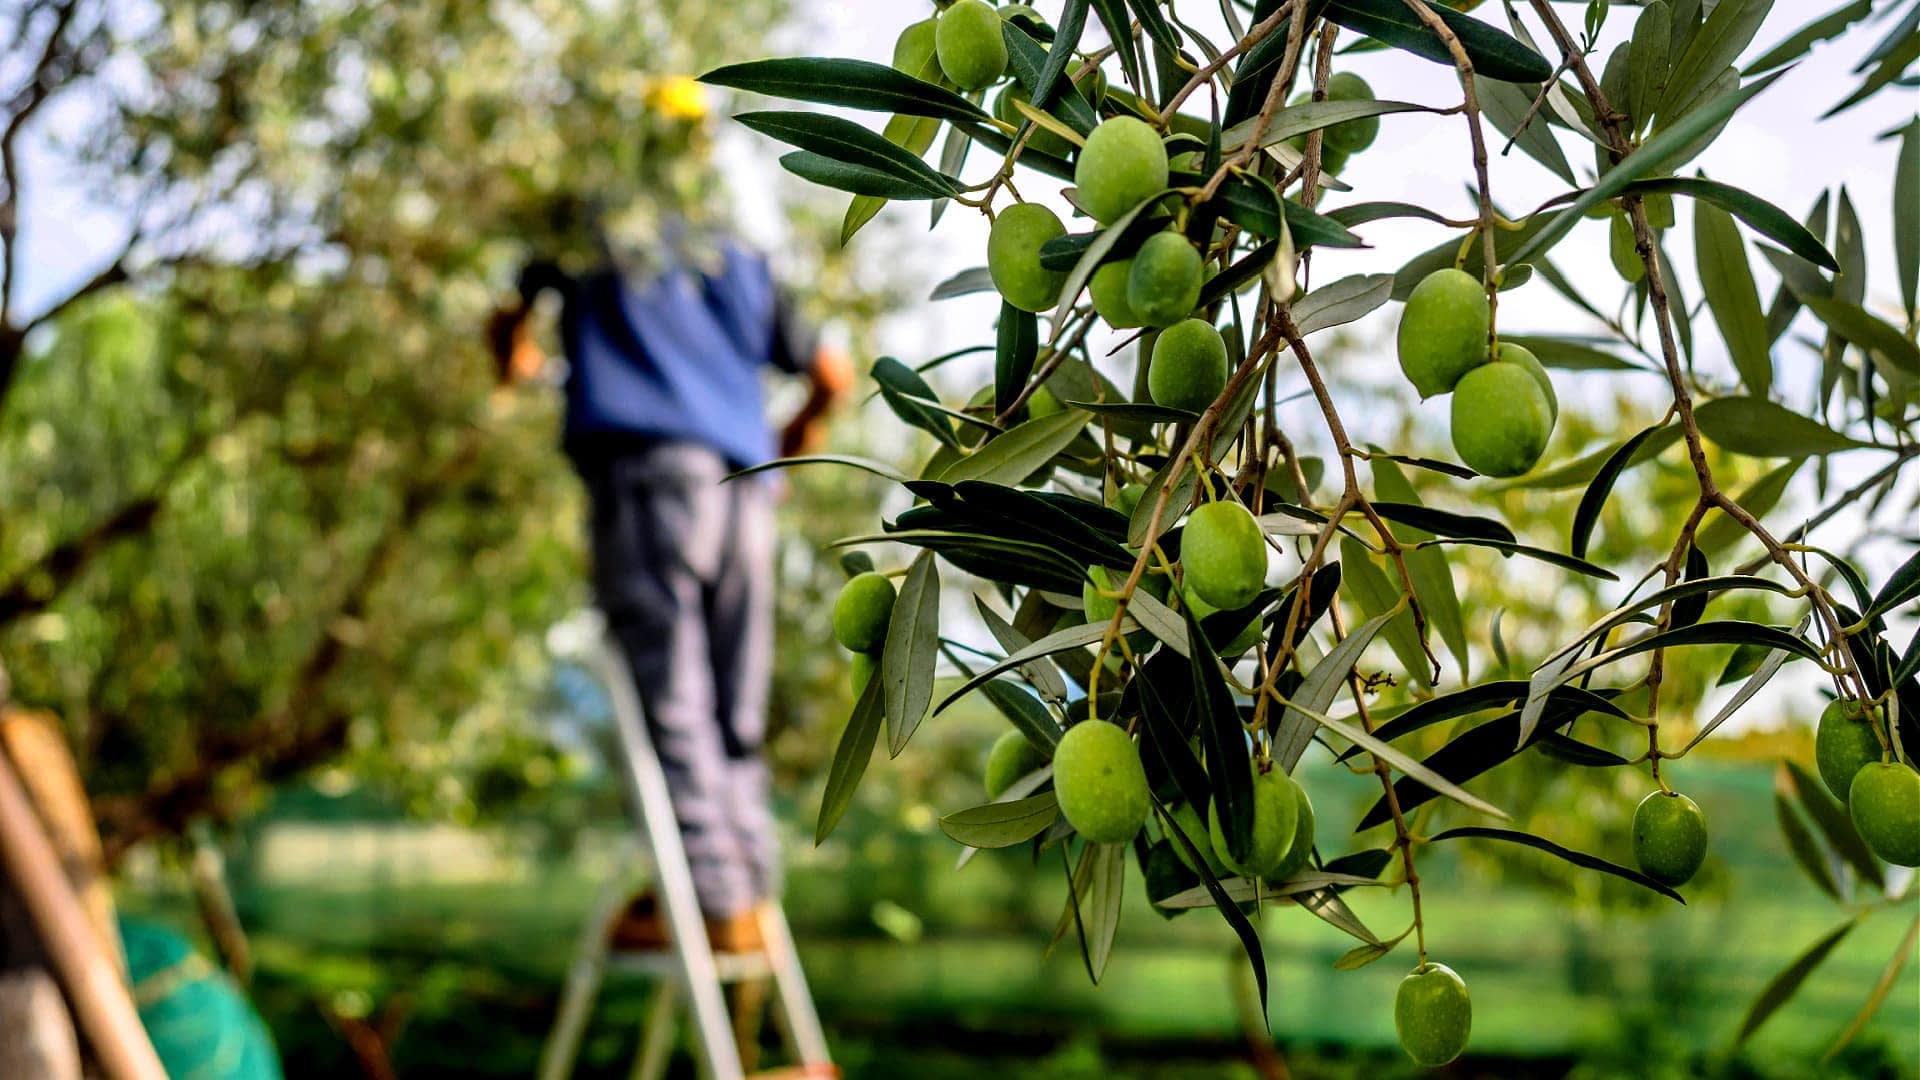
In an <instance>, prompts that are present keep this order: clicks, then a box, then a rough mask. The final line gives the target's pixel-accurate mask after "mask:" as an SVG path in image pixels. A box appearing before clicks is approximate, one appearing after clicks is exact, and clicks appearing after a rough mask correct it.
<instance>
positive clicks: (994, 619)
mask: <svg viewBox="0 0 1920 1080" xmlns="http://www.w3.org/2000/svg"><path fill="white" fill-rule="evenodd" d="M973 606H974V609H975V610H976V611H978V612H979V613H980V621H981V622H983V623H985V624H986V625H987V630H988V632H990V633H991V634H993V639H994V640H995V641H998V642H999V643H1000V647H1001V648H1003V649H1005V650H1007V652H1009V653H1013V652H1018V651H1019V650H1021V649H1024V648H1026V647H1027V646H1028V645H1031V644H1033V642H1032V641H1031V640H1029V639H1028V637H1027V636H1026V635H1025V634H1022V633H1021V632H1020V631H1018V630H1016V629H1014V627H1013V624H1012V623H1009V622H1008V621H1007V620H1005V619H1003V618H1001V617H1000V613H999V612H997V611H995V610H993V609H992V608H990V607H988V606H987V602H986V601H985V600H982V599H981V598H980V597H978V596H976V597H974V598H973ZM1020 674H1021V675H1023V676H1025V678H1026V680H1027V681H1028V682H1030V683H1032V684H1033V686H1034V689H1036V690H1038V691H1040V694H1041V696H1043V697H1046V698H1049V699H1051V700H1053V701H1065V700H1066V699H1067V684H1066V683H1065V682H1063V681H1062V680H1061V678H1060V672H1059V671H1057V670H1055V669H1054V666H1053V665H1052V664H1050V663H1048V662H1047V661H1045V660H1035V661H1034V662H1032V663H1030V664H1023V665H1021V667H1020ZM1059 739H1060V733H1059V730H1058V728H1057V727H1056V729H1055V731H1054V733H1053V737H1052V738H1050V739H1048V740H1046V743H1045V745H1046V746H1048V747H1052V746H1053V744H1054V743H1056V742H1058V741H1059ZM1035 745H1039V743H1038V742H1036V744H1035Z"/></svg>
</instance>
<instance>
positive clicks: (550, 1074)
mask: <svg viewBox="0 0 1920 1080" xmlns="http://www.w3.org/2000/svg"><path fill="white" fill-rule="evenodd" d="M566 631H567V632H566V633H564V634H556V635H554V637H555V644H556V645H557V646H558V647H557V649H556V651H557V652H560V653H562V654H563V655H566V656H568V657H569V658H570V659H572V660H574V661H576V662H578V663H579V664H581V665H582V666H583V667H585V668H587V669H588V670H589V671H590V672H591V673H592V674H593V675H594V676H595V678H596V681H598V682H599V683H600V685H601V686H602V688H603V689H604V691H605V694H606V698H607V702H608V704H609V706H610V712H611V717H612V728H613V731H612V735H613V738H612V740H611V744H612V747H613V754H612V757H613V758H614V759H615V760H613V761H612V762H610V764H612V765H613V766H614V767H615V769H616V770H617V771H618V772H620V773H621V774H622V776H623V777H624V780H625V786H626V789H627V795H628V805H629V807H630V809H631V816H632V818H633V824H634V825H635V826H636V831H635V837H636V840H637V842H636V843H635V844H633V845H631V846H630V848H629V850H631V851H632V853H633V858H632V859H631V860H629V862H630V865H628V866H626V867H623V868H622V869H621V870H619V871H618V872H615V873H613V874H611V875H609V878H608V880H607V882H606V883H605V884H604V885H603V886H602V887H601V889H600V892H599V896H598V897H597V898H596V900H595V901H594V903H593V906H592V907H591V909H589V911H588V913H587V917H586V919H585V922H584V923H583V925H582V927H581V929H580V934H579V939H578V942H577V944H576V945H575V947H574V951H573V956H572V959H571V961H570V963H569V966H568V970H567V975H566V981H565V984H564V985H563V987H562V989H561V994H560V1004H559V1008H558V1010H557V1013H556V1015H555V1018H554V1024H553V1027H552V1029H551V1030H550V1031H549V1032H548V1035H547V1040H546V1044H545V1046H544V1047H543V1048H542V1049H541V1053H540V1066H539V1072H538V1076H539V1078H540V1080H563V1078H565V1077H569V1076H571V1075H572V1074H573V1068H574V1064H575V1060H576V1058H577V1057H578V1055H579V1050H580V1044H581V1040H582V1038H583V1037H584V1035H585V1033H586V1029H587V1024H588V1022H589V1020H590V1019H591V1018H592V1014H593V1009H594V1004H595V1002H596V1000H597V999H598V997H599V994H600V989H601V986H602V984H603V983H604V982H605V979H606V976H607V975H608V973H609V972H619V973H622V974H633V975H639V976H643V977H645V978H648V979H649V980H651V981H652V982H653V983H654V986H655V989H654V993H653V995H652V1000H651V1003H650V1004H649V1006H648V1008H647V1013H646V1019H645V1020H644V1022H643V1024H642V1028H641V1032H640V1038H639V1047H638V1051H637V1052H636V1054H635V1057H634V1063H633V1071H632V1073H631V1075H632V1076H633V1077H634V1080H662V1078H663V1077H665V1076H666V1075H667V1069H668V1067H669V1066H670V1064H671V1063H672V1057H673V1050H674V1048H675V1046H676V1045H677V1044H678V1042H679V1041H680V1038H679V1037H680V1031H681V1022H682V1021H683V1020H685V1021H686V1022H687V1027H688V1029H689V1035H690V1039H689V1042H690V1043H691V1045H692V1048H693V1051H694V1061H695V1066H696V1068H697V1069H698V1071H699V1075H700V1076H701V1077H703V1078H705V1080H745V1078H746V1077H748V1076H750V1075H751V1076H753V1077H763V1078H768V1080H771V1078H774V1077H781V1078H792V1080H799V1078H807V1080H826V1078H830V1077H837V1076H839V1075H840V1074H839V1070H838V1069H837V1068H836V1067H835V1066H834V1065H833V1064H832V1060H831V1058H830V1057H829V1056H828V1052H827V1042H826V1036H825V1034H824V1033H823V1032H822V1030H821V1027H820V1019H819V1016H818V1014H817V1013H816V1012H815V1010H814V1005H813V997H812V994H811V992H810V991H809V990H808V988H807V980H806V974H805V972H804V971H803V970H802V969H801V967H800V957H799V953H798V951H797V950H796V949H795V947H794V942H793V933H792V930H791V928H790V927H789V926H788V924H787V917H786V911H785V909H784V908H783V907H782V906H781V905H780V903H779V901H778V900H771V901H768V902H766V903H763V904H761V905H760V906H759V907H758V908H757V909H756V917H757V920H758V923H759V930H760V937H761V939H762V947H761V948H760V949H759V950H758V951H755V952H716V951H715V950H714V949H713V948H712V946H711V945H710V944H709V942H708V939H707V931H706V924H705V922H704V920H703V919H702V916H701V911H700V905H699V899H698V897H697V895H696V894H695V892H694V884H693V872H692V870H691V868H690V867H689V865H688V862H687V853H686V848H685V846H684V845H683V844H682V842H681V838H680V828H679V823H678V822H677V820H676V819H675V817H674V812H673V802H672V799H671V797H670V795H669V792H668V787H667V777H666V772H665V770H664V769H663V768H662V766H661V763H660V758H659V756H658V755H657V754H656V752H655V749H654V743H653V740H652V738H651V737H650V736H649V734H648V730H647V722H646V714H645V712H644V708H643V706H642V704H641V697H640V694H639V692H638V688H637V687H636V686H635V684H634V681H633V676H632V673H631V671H630V670H629V668H628V666H627V662H626V658H625V656H624V655H623V654H622V653H621V651H620V649H619V646H618V645H617V644H616V643H615V642H614V641H613V639H612V638H611V636H610V635H608V634H607V633H606V631H605V629H604V622H603V620H601V619H600V618H598V613H597V612H591V613H587V614H586V615H583V616H580V617H577V618H576V619H574V620H570V621H569V625H568V626H567V628H566ZM645 887H650V888H651V889H652V890H653V891H654V892H655V894H656V895H657V899H658V906H659V909H660V912H661V914H662V915H663V917H664V922H665V927H666V941H667V943H666V945H665V947H663V948H657V949H647V950H643V951H630V950H626V949H622V948H619V947H616V945H615V944H614V934H613V929H614V926H615V924H616V923H617V922H618V921H619V920H620V918H621V917H622V915H623V913H624V912H625V911H626V908H627V901H628V899H629V898H630V897H631V896H632V895H633V894H634V893H635V891H636V889H637V888H645ZM767 983H771V985H772V989H773V998H772V1003H771V1004H772V1009H771V1011H772V1015H773V1020H774V1025H775V1028H776V1029H777V1030H778V1031H779V1033H780V1035H781V1037H782V1042H783V1043H784V1045H785V1049H786V1056H787V1058H788V1059H789V1061H788V1063H787V1064H786V1065H785V1066H784V1067H781V1068H776V1069H773V1070H770V1071H764V1072H754V1073H751V1074H749V1073H748V1072H747V1071H746V1064H745V1063H746V1060H747V1055H743V1053H742V1049H741V1047H742V1043H741V1039H742V1037H743V1036H745V1034H746V1033H748V1032H751V1031H753V1030H755V1029H756V1028H757V1021H758V1017H757V1016H747V1015H741V1016H734V1015H732V1013H731V1012H730V1010H729V1007H728V1001H727V987H729V986H732V985H737V984H759V985H765V984H767ZM746 996H747V995H739V998H744V997H746Z"/></svg>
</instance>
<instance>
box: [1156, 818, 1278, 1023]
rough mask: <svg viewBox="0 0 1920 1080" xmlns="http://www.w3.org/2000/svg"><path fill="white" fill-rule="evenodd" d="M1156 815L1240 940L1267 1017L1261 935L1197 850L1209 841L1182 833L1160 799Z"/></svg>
mask: <svg viewBox="0 0 1920 1080" xmlns="http://www.w3.org/2000/svg"><path fill="white" fill-rule="evenodd" d="M1153 812H1154V813H1156V814H1158V815H1159V816H1160V825H1161V827H1162V828H1163V829H1164V830H1165V831H1166V833H1167V836H1168V838H1169V839H1171V840H1172V841H1173V842H1174V843H1175V844H1177V845H1178V846H1179V847H1180V849H1181V850H1183V851H1185V852H1186V853H1187V859H1188V860H1189V861H1191V862H1192V863H1193V865H1195V866H1198V867H1200V883H1201V884H1202V885H1203V886H1205V887H1206V890H1207V892H1208V893H1209V894H1211V895H1212V896H1213V905H1214V907H1215V908H1217V909H1218V910H1219V912H1220V916H1221V918H1224V919H1226V920H1227V925H1228V926H1231V927H1233V932H1234V934H1235V935H1236V936H1238V937H1239V938H1240V947H1241V948H1242V949H1244V950H1246V953H1247V963H1249V964H1250V965H1252V967H1253V979H1254V982H1255V983H1256V984H1257V985H1258V987H1259V990H1260V1012H1261V1015H1263V1016H1264V1015H1265V1014H1266V1011H1267V960H1266V954H1265V952H1264V950H1262V949H1261V947H1260V933H1259V931H1257V930H1255V929H1254V928H1253V924H1252V923H1250V922H1248V921H1247V917H1246V916H1245V915H1242V914H1240V906H1239V905H1238V904H1236V903H1234V901H1233V899H1232V898H1231V897H1229V896H1228V895H1227V893H1226V890H1225V889H1223V888H1221V886H1220V882H1219V881H1218V880H1217V879H1216V878H1215V877H1214V876H1213V871H1212V870H1210V869H1208V868H1207V860H1206V859H1205V858H1204V857H1202V856H1201V854H1200V851H1199V849H1198V848H1196V847H1195V846H1194V845H1195V844H1203V843H1206V842H1207V841H1206V838H1205V837H1199V838H1194V837H1189V836H1187V835H1186V834H1185V833H1183V832H1181V831H1180V826H1178V825H1176V824H1174V821H1173V815H1172V814H1169V813H1168V812H1167V808H1166V807H1164V806H1161V805H1160V802H1159V800H1157V799H1156V800H1154V803H1153Z"/></svg>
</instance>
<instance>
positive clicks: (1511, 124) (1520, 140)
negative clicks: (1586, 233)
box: [1473, 72, 1579, 184]
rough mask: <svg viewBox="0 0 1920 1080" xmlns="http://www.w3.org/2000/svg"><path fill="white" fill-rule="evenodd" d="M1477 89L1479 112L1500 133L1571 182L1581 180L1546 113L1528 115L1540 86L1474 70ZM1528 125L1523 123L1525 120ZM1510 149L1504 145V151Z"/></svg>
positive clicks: (1557, 174) (1475, 89) (1475, 90)
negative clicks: (1494, 76) (1556, 136)
mask: <svg viewBox="0 0 1920 1080" xmlns="http://www.w3.org/2000/svg"><path fill="white" fill-rule="evenodd" d="M1473 87H1474V92H1475V93H1476V94H1477V95H1478V96H1479V99H1480V113H1481V115H1482V116H1484V117H1486V119H1487V121H1488V122H1489V123H1491V124H1492V125H1493V126H1494V127H1495V128H1496V129H1498V130H1499V132H1500V134H1502V135H1505V136H1506V137H1507V138H1508V140H1509V141H1510V142H1511V144H1512V145H1513V146H1518V147H1519V148H1520V150H1521V152H1522V153H1525V154H1526V155H1527V156H1528V157H1530V158H1532V159H1533V160H1535V161H1537V162H1539V163H1540V164H1542V165H1545V166H1546V167H1547V168H1549V169H1551V170H1553V174H1554V175H1555V176H1558V177H1559V178H1560V179H1562V180H1565V181H1566V182H1567V183H1569V184H1574V183H1578V182H1579V179H1578V177H1577V176H1576V175H1575V174H1574V171H1573V163H1572V162H1570V161H1568V160H1567V152H1566V151H1565V150H1562V149H1561V148H1560V142H1559V140H1558V139H1555V138H1554V137H1553V128H1552V127H1550V126H1549V125H1548V124H1547V122H1546V118H1545V116H1544V114H1536V115H1534V116H1533V117H1532V118H1531V119H1529V118H1528V116H1527V113H1528V110H1530V109H1532V108H1533V99H1534V97H1535V95H1537V94H1538V93H1539V87H1538V86H1537V85H1533V86H1521V85H1516V84H1514V83H1510V82H1502V81H1500V80H1498V79H1489V78H1487V77H1486V76H1484V75H1481V74H1479V73H1477V72H1476V73H1475V74H1474V77H1473ZM1523 121H1524V122H1525V123H1526V126H1525V127H1522V126H1521V123H1522V122H1523ZM1506 152H1507V151H1506V150H1505V149H1502V150H1501V151H1500V153H1501V154H1503V155H1504V154H1505V153H1506Z"/></svg>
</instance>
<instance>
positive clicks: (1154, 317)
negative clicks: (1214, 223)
mask: <svg viewBox="0 0 1920 1080" xmlns="http://www.w3.org/2000/svg"><path fill="white" fill-rule="evenodd" d="M1201 263H1202V260H1201V258H1200V252H1199V251H1197V250H1195V248H1194V246H1193V245H1192V244H1191V243H1189V242H1188V241H1187V238H1186V237H1184V236H1182V235H1180V234H1179V233H1177V232H1161V233H1154V234H1153V235H1152V236H1149V237H1147V239H1146V242H1145V243H1143V244H1141V245H1140V250H1139V251H1136V252H1134V253H1133V269H1132V270H1131V271H1129V272H1128V274H1127V306H1128V307H1130V308H1132V309H1133V314H1134V316H1135V317H1136V318H1138V319H1139V320H1140V321H1141V322H1143V323H1145V324H1146V325H1148V326H1172V325H1173V324H1174V323H1177V322H1179V321H1180V320H1181V319H1184V318H1186V317H1187V315H1188V314H1190V313H1191V312H1192V311H1193V305H1195V304H1197V303H1199V302H1200V283H1201V281H1202V274H1201Z"/></svg>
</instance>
